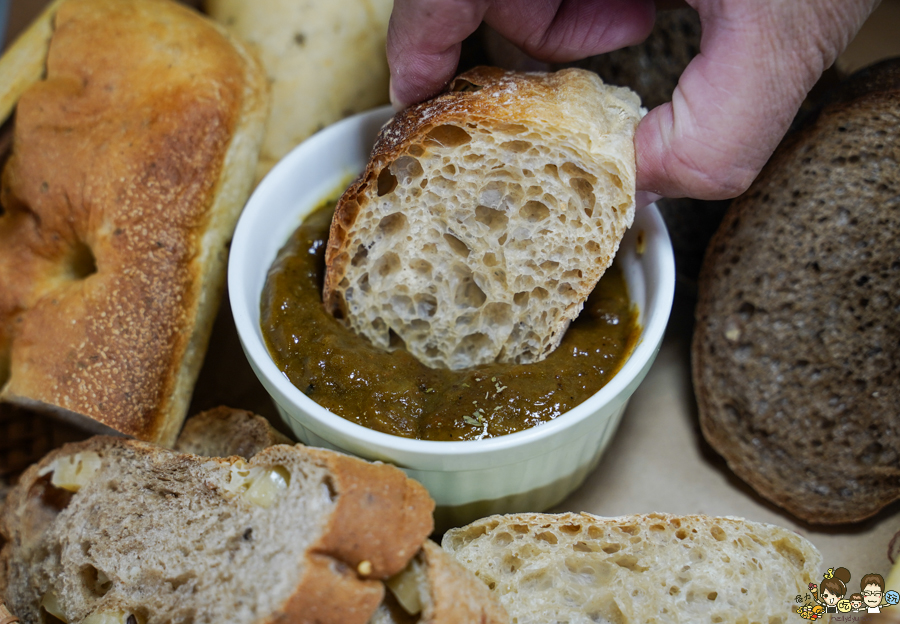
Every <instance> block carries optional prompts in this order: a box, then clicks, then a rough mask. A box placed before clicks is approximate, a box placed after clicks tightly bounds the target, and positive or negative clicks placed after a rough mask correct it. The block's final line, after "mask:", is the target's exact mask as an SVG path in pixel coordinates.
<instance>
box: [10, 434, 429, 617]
mask: <svg viewBox="0 0 900 624" xmlns="http://www.w3.org/2000/svg"><path fill="white" fill-rule="evenodd" d="M432 509H433V501H432V500H431V499H430V497H429V496H428V494H427V492H426V491H425V489H424V488H423V487H422V486H421V485H419V484H418V483H416V482H415V481H412V480H410V479H408V478H407V477H406V476H405V475H404V474H403V473H402V472H401V471H400V470H398V469H396V468H394V467H391V466H387V465H384V464H372V463H368V462H364V461H362V460H358V459H355V458H351V457H348V456H345V455H341V454H339V453H334V452H330V451H324V450H319V449H312V448H308V447H303V446H299V445H298V446H286V445H279V446H272V447H269V448H267V449H265V450H263V451H261V452H260V453H258V454H257V455H256V456H254V457H253V458H252V459H250V460H249V461H248V462H244V461H243V460H241V459H240V458H238V457H232V458H229V459H213V458H203V457H199V456H196V455H188V454H181V453H176V452H174V451H169V450H165V449H161V448H159V447H156V446H153V445H150V444H147V443H143V442H138V441H130V440H123V439H120V438H110V437H96V438H92V439H90V440H88V441H86V442H83V443H76V444H70V445H67V446H65V447H63V448H62V449H59V450H57V451H54V452H52V453H51V454H49V455H48V456H47V457H46V458H45V459H44V460H43V461H41V462H40V463H38V464H36V465H34V466H32V467H31V468H29V469H28V471H26V473H25V474H24V475H23V477H22V478H21V480H20V482H19V484H18V485H17V486H16V487H15V488H14V489H13V491H12V492H11V494H10V497H9V500H8V503H7V505H6V508H5V510H4V512H3V516H2V520H0V531H2V535H3V538H4V539H5V540H6V544H5V546H4V548H3V551H2V554H0V571H2V575H0V579H2V581H0V584H2V587H0V590H2V593H3V595H5V597H6V599H7V600H8V602H9V604H10V606H11V608H12V610H13V611H14V612H15V613H16V614H17V615H18V616H19V617H20V618H22V621H23V622H27V623H29V624H33V623H37V622H47V621H49V620H48V617H49V616H48V615H47V614H48V613H50V614H54V615H55V616H56V617H57V618H59V619H62V620H63V621H68V622H70V623H87V624H93V623H96V622H107V621H109V622H121V623H122V624H128V623H130V624H134V622H137V623H138V624H162V623H170V622H171V623H174V622H189V621H190V622H196V623H198V624H199V623H212V622H226V621H227V622H239V623H244V622H246V623H251V622H252V623H258V624H263V623H265V624H269V623H274V622H287V621H289V622H322V623H324V622H335V623H349V622H358V623H360V624H363V623H365V622H367V621H368V620H369V618H370V616H371V615H372V613H373V612H374V611H375V609H376V607H377V606H378V604H379V603H380V602H381V600H382V597H383V593H384V586H383V583H382V582H381V581H382V579H385V578H388V577H390V576H392V575H394V574H396V573H398V572H400V571H401V570H402V569H403V568H404V567H405V566H406V564H407V563H408V561H409V560H410V558H412V557H413V556H414V555H415V553H416V552H417V551H418V549H419V548H420V546H421V544H422V542H423V540H424V539H425V537H426V536H427V535H428V534H429V533H430V531H431V529H432V520H431V511H432ZM103 618H109V619H103Z"/></svg>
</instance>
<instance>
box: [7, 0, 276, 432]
mask: <svg viewBox="0 0 900 624" xmlns="http://www.w3.org/2000/svg"><path fill="white" fill-rule="evenodd" d="M267 101H268V94H267V85H266V81H265V74H264V73H263V71H262V69H261V68H260V66H259V64H258V63H257V62H256V61H255V59H254V58H253V57H252V56H251V55H250V54H249V53H248V52H247V51H246V50H245V49H244V48H243V46H241V45H240V44H239V43H237V42H236V41H235V40H233V39H231V38H230V37H229V36H228V35H227V34H226V33H225V32H224V29H222V28H221V27H219V26H218V25H216V24H214V23H213V22H211V21H209V20H207V19H205V18H204V17H203V16H201V15H199V14H198V13H196V12H195V11H193V10H191V9H189V8H187V7H185V6H183V5H180V4H178V3H175V2H170V1H168V0H64V1H62V2H55V3H53V4H52V5H51V7H50V8H49V9H48V10H47V11H46V12H45V13H44V14H42V16H41V17H40V18H39V19H38V20H37V22H35V24H33V26H32V27H31V28H30V29H29V30H28V31H27V32H26V33H25V34H24V35H23V36H22V38H21V39H19V40H18V42H17V43H15V44H14V45H13V46H12V48H11V49H10V52H9V53H8V54H6V55H4V56H3V57H2V58H0V114H3V115H5V114H7V113H8V112H9V110H11V108H12V106H13V105H15V128H14V140H13V149H12V155H11V156H10V158H9V160H8V161H7V163H6V166H5V168H4V171H3V177H2V188H0V201H2V204H3V210H2V211H0V399H2V400H3V401H5V402H9V403H14V404H16V405H18V406H20V407H23V408H26V409H31V410H35V411H40V412H44V413H50V414H53V415H55V416H58V417H61V418H65V419H68V420H71V421H74V422H76V423H77V424H78V425H79V426H82V427H84V428H87V429H89V430H90V431H92V432H95V433H109V432H111V431H117V432H119V433H122V434H125V435H129V436H134V437H137V438H140V439H143V440H147V441H152V442H157V443H159V444H163V445H171V444H172V443H173V442H174V441H175V438H176V436H177V434H178V430H179V429H180V428H181V425H182V423H183V421H184V417H185V415H186V412H187V409H188V405H189V403H190V398H191V393H192V391H193V386H194V382H195V380H196V378H197V374H198V373H199V370H200V366H201V364H202V362H203V355H204V353H205V351H206V347H207V344H208V341H209V336H210V332H211V330H212V324H213V319H214V318H215V314H216V311H217V310H218V307H219V302H220V300H221V295H222V293H223V291H224V284H225V267H226V262H227V254H228V241H229V240H230V238H231V235H232V233H233V231H234V226H235V223H236V221H237V217H238V215H239V214H240V211H241V209H242V208H243V205H244V202H245V201H246V199H247V196H248V195H249V192H250V189H251V186H252V183H253V175H254V173H253V170H254V168H255V165H256V160H257V155H258V153H259V145H260V141H261V140H262V134H263V129H264V125H265V119H266V114H267V110H268V105H267ZM4 118H5V117H4Z"/></svg>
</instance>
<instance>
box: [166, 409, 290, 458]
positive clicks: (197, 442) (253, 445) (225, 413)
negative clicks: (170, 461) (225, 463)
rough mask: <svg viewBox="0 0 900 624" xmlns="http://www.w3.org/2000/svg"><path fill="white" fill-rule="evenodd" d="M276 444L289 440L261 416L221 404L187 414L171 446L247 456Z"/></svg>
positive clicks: (206, 454)
mask: <svg viewBox="0 0 900 624" xmlns="http://www.w3.org/2000/svg"><path fill="white" fill-rule="evenodd" d="M276 444H291V441H290V440H289V439H288V438H287V437H286V436H285V435H284V434H282V433H281V432H279V431H278V430H276V429H275V428H274V427H272V425H271V424H270V423H269V421H268V420H266V419H265V418H263V417H262V416H259V415H257V414H253V413H252V412H248V411H246V410H242V409H235V408H233V407H226V406H224V405H222V406H219V407H216V408H213V409H210V410H206V411H205V412H200V413H199V414H197V415H195V416H191V417H190V418H188V419H187V421H185V423H184V428H183V429H182V430H181V433H180V434H178V439H177V440H176V441H175V446H174V447H173V448H174V449H175V450H176V451H178V452H179V453H193V454H194V455H203V456H204V457H231V456H233V455H237V456H238V457H243V458H244V459H247V458H250V457H253V456H254V455H256V454H257V453H259V452H260V451H261V450H263V449H264V448H268V447H270V446H275V445H276Z"/></svg>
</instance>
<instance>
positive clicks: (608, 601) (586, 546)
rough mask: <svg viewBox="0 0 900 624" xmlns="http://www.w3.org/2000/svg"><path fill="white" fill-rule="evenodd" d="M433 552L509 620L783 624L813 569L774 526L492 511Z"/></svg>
mask: <svg viewBox="0 0 900 624" xmlns="http://www.w3.org/2000/svg"><path fill="white" fill-rule="evenodd" d="M442 546H443V548H444V550H445V551H447V552H448V553H449V554H450V556H452V557H453V558H455V559H456V560H457V561H458V562H459V563H461V564H462V565H463V566H464V567H466V568H467V569H469V570H470V571H472V572H474V573H475V575H476V576H478V577H479V578H480V579H481V580H482V581H483V582H484V583H486V584H487V585H488V587H490V588H491V589H492V590H493V592H494V593H495V594H496V595H497V596H498V597H499V598H500V601H501V602H502V603H503V605H504V607H506V610H507V611H508V612H509V615H510V617H511V618H512V621H514V622H517V623H518V624H532V623H533V624H538V623H541V624H543V623H545V622H572V623H573V624H574V623H576V622H577V623H581V622H585V623H586V622H619V623H621V624H638V623H649V622H667V623H671V624H677V623H681V622H683V623H685V624H687V623H693V622H719V623H720V624H731V623H734V624H736V623H738V622H748V621H755V622H788V621H789V620H791V619H792V618H794V617H796V615H795V614H794V613H793V608H794V606H795V605H796V603H794V598H795V596H796V595H797V594H801V593H805V592H806V591H807V585H808V584H809V583H810V582H815V581H816V579H818V578H819V568H820V567H821V563H822V557H821V555H820V554H819V552H818V550H817V549H816V548H815V546H813V545H812V544H811V543H810V542H809V541H808V540H806V539H805V538H803V537H801V536H800V535H797V534H796V533H794V532H792V531H788V530H787V529H783V528H781V527H778V526H775V525H771V524H764V523H759V522H751V521H749V520H744V519H741V518H731V517H724V518H722V517H719V518H717V517H709V516H676V515H670V514H646V515H634V516H622V517H617V518H603V517H599V516H594V515H591V514H586V513H581V514H576V513H565V514H538V513H523V514H512V515H508V516H491V517H488V518H483V519H481V520H477V521H475V522H473V523H472V524H469V525H467V526H465V527H462V528H459V529H451V530H450V531H448V532H447V533H445V534H444V539H443V542H442Z"/></svg>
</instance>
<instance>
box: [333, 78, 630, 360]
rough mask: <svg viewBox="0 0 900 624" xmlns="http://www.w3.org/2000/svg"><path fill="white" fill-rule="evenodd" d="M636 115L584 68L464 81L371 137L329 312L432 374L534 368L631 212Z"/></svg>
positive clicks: (346, 222) (340, 245) (351, 199)
mask: <svg viewBox="0 0 900 624" xmlns="http://www.w3.org/2000/svg"><path fill="white" fill-rule="evenodd" d="M640 117H641V109H640V103H639V100H638V98H637V96H636V95H635V94H634V93H633V92H631V91H629V90H628V89H624V88H619V87H612V86H608V85H605V84H603V82H602V81H601V80H600V79H599V78H598V77H597V76H596V75H595V74H592V73H590V72H587V71H583V70H578V69H568V70H563V71H560V72H557V73H549V74H547V73H514V72H505V71H502V70H499V69H495V68H485V67H481V68H476V69H473V70H471V71H469V72H466V73H465V74H462V75H460V76H459V77H458V78H456V79H455V80H454V81H453V82H452V83H451V85H450V87H449V91H448V92H447V93H444V94H442V95H440V96H438V97H436V98H435V99H433V100H430V101H427V102H424V103H422V104H419V105H417V106H414V107H412V108H410V109H408V110H406V111H404V112H402V113H400V114H398V115H397V116H396V117H395V118H394V119H392V120H391V121H390V122H389V123H388V124H387V125H386V126H385V127H384V128H383V129H382V131H381V133H380V135H379V137H378V140H377V142H376V144H375V147H374V149H373V151H372V156H371V159H370V161H369V164H368V166H367V167H366V170H365V172H364V173H363V174H362V176H361V177H360V179H359V180H358V181H357V182H356V183H355V184H353V185H352V186H351V187H350V188H349V189H348V190H347V191H346V192H345V193H344V195H343V196H342V197H341V199H340V201H339V203H338V206H337V209H336V212H335V216H334V220H333V222H332V226H331V232H330V239H329V242H328V251H327V256H326V263H327V273H326V278H325V290H324V301H325V304H326V306H327V307H328V309H329V310H330V311H331V312H332V313H333V314H335V315H336V316H339V317H343V318H344V319H345V320H346V322H347V323H348V324H349V325H350V327H352V328H353V329H354V330H355V331H356V332H357V333H359V334H362V335H364V336H366V337H367V338H368V339H369V340H370V341H371V342H372V343H373V344H375V345H377V346H380V347H383V348H385V349H394V348H397V347H398V346H400V345H401V344H402V345H405V347H406V348H407V349H408V350H409V351H410V352H411V353H412V354H413V355H415V356H416V357H417V358H418V359H419V360H421V361H422V362H424V363H425V364H427V365H428V366H431V367H433V368H450V369H461V368H466V367H469V366H475V365H478V364H484V363H487V362H492V361H500V362H516V363H528V362H535V361H539V360H541V359H543V358H544V357H546V356H547V355H548V354H549V353H550V352H551V351H552V350H553V349H554V348H556V346H557V345H558V344H559V341H560V340H561V339H562V336H563V333H564V332H565V330H566V328H567V327H568V324H569V322H570V321H571V320H572V319H574V318H575V317H576V316H577V315H578V313H579V312H580V311H581V308H582V306H583V304H584V301H585V299H586V298H587V296H588V295H589V294H590V292H591V290H592V289H593V287H594V285H595V284H596V283H597V280H599V279H600V277H601V276H602V275H603V272H604V271H605V270H606V268H607V267H608V266H609V265H610V263H611V262H612V259H613V256H614V255H615V253H616V250H617V249H618V246H619V242H620V241H621V239H622V236H623V235H624V233H625V230H626V229H627V228H628V227H629V226H630V225H631V222H632V220H633V218H634V188H635V158H634V147H633V136H634V131H635V128H636V126H637V123H638V121H639V120H640Z"/></svg>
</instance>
